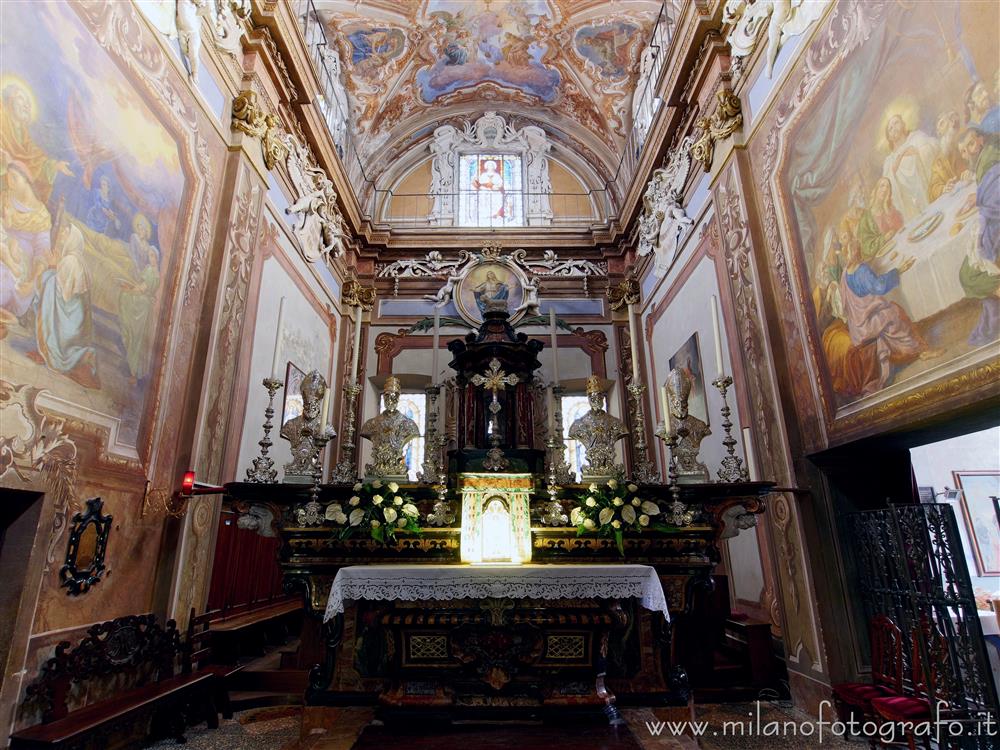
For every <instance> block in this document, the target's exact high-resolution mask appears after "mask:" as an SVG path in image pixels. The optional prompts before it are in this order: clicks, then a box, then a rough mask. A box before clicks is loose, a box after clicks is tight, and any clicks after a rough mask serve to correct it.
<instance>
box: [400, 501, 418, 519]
mask: <svg viewBox="0 0 1000 750" xmlns="http://www.w3.org/2000/svg"><path fill="white" fill-rule="evenodd" d="M403 515H404V516H409V517H410V518H416V517H417V516H419V515H420V511H419V510H417V506H416V505H414V504H413V503H407V504H406V505H404V506H403Z"/></svg>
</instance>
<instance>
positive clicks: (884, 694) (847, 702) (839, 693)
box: [833, 615, 903, 722]
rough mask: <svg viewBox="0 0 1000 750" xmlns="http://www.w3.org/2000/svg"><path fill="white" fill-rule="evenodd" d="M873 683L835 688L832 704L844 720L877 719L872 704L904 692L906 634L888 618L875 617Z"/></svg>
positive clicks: (871, 632)
mask: <svg viewBox="0 0 1000 750" xmlns="http://www.w3.org/2000/svg"><path fill="white" fill-rule="evenodd" d="M869 628H870V637H871V645H872V681H871V682H870V683H868V682H842V683H839V684H837V685H834V686H833V703H834V705H835V706H836V707H837V713H838V714H839V715H840V718H841V720H843V721H847V720H848V719H851V718H853V719H854V720H855V721H858V722H865V721H869V720H875V718H876V716H875V712H874V710H873V708H872V701H873V700H875V699H877V698H889V697H894V696H900V695H902V693H903V634H902V633H901V632H900V630H899V628H898V627H896V623H894V622H893V621H892V620H890V619H889V618H888V617H886V616H885V615H876V616H875V617H873V618H872V621H871V624H870V625H869Z"/></svg>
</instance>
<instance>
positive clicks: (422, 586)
mask: <svg viewBox="0 0 1000 750" xmlns="http://www.w3.org/2000/svg"><path fill="white" fill-rule="evenodd" d="M632 597H634V598H636V599H639V600H640V602H641V603H642V606H643V607H645V608H646V609H648V610H650V611H653V612H662V613H663V616H664V617H665V618H667V619H668V620H669V619H670V615H669V613H668V612H667V600H666V597H665V596H664V595H663V586H662V585H661V584H660V577H659V576H658V575H657V574H656V570H655V569H653V568H651V567H650V566H648V565H352V566H350V567H347V568H341V569H340V570H339V571H337V577H336V578H334V580H333V586H332V587H331V589H330V599H329V600H328V601H327V604H326V614H325V615H324V616H323V620H324V622H325V621H326V620H329V619H331V618H332V617H334V616H335V615H339V614H341V613H343V611H344V602H345V601H351V600H353V601H357V600H358V599H370V600H371V599H379V600H389V601H393V600H395V601H408V602H413V601H423V600H427V599H436V600H442V599H487V598H511V599H576V598H580V599H626V598H632Z"/></svg>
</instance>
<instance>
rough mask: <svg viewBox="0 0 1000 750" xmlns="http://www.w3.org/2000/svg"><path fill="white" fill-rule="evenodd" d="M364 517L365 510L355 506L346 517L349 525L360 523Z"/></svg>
mask: <svg viewBox="0 0 1000 750" xmlns="http://www.w3.org/2000/svg"><path fill="white" fill-rule="evenodd" d="M364 517H365V512H364V511H363V510H362V509H361V508H355V509H354V510H352V511H351V515H350V516H349V517H348V519H349V520H350V522H351V526H357V525H358V524H359V523H361V519H363V518H364Z"/></svg>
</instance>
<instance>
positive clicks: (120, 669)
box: [10, 614, 218, 750]
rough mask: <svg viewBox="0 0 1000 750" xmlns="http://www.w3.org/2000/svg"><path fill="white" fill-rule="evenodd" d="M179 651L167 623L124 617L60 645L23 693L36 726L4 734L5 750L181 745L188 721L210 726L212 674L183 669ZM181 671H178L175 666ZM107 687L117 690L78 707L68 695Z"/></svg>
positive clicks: (214, 723) (213, 721) (214, 718)
mask: <svg viewBox="0 0 1000 750" xmlns="http://www.w3.org/2000/svg"><path fill="white" fill-rule="evenodd" d="M183 661H184V659H183V645H182V643H181V640H180V636H179V634H178V632H177V627H176V624H175V623H174V621H173V620H170V621H168V622H167V624H166V626H161V625H160V624H159V623H157V621H156V616H155V615H152V614H145V615H128V616H126V617H119V618H116V619H114V620H109V621H108V622H102V623H99V624H97V625H94V626H92V627H91V628H90V629H89V630H88V631H87V635H86V636H85V637H84V638H83V639H82V640H80V642H79V643H77V644H76V645H75V646H74V645H73V644H71V643H70V642H69V641H63V642H61V643H60V644H59V645H58V646H56V650H55V654H54V655H53V656H52V658H50V659H49V660H48V661H47V662H46V663H45V665H44V666H43V667H42V670H41V673H40V674H39V676H38V678H37V679H36V680H35V682H34V683H32V684H31V685H30V686H29V687H28V690H27V696H26V698H25V705H24V707H23V708H24V709H25V710H27V711H28V712H30V711H33V710H34V711H40V712H41V716H42V722H41V723H40V724H36V725H35V726H31V727H28V728H26V729H22V730H20V731H18V732H15V733H14V734H13V735H11V738H10V742H11V744H10V747H11V750H35V749H36V748H70V747H72V748H81V747H101V748H104V747H108V746H109V745H110V744H112V743H111V741H112V740H114V744H115V745H118V744H120V740H122V739H123V738H124V739H125V740H127V742H126V744H132V742H134V741H144V740H146V739H147V738H148V737H149V736H150V735H153V736H159V735H165V736H173V737H174V738H175V739H176V740H177V741H178V742H184V732H185V729H186V726H187V724H188V723H189V722H192V723H193V720H197V721H205V722H207V724H208V726H209V728H213V729H214V728H216V727H218V713H217V710H216V682H217V679H218V678H217V677H216V675H215V674H214V673H213V672H211V671H208V670H197V671H196V670H189V671H185V670H184V668H183V666H182V662H183ZM179 666H181V668H180V669H178V667H179ZM109 683H115V684H119V685H127V686H128V687H126V689H124V690H117V691H114V692H110V693H109V694H108V695H107V696H106V697H104V698H101V699H99V700H97V701H94V702H91V703H89V704H87V705H84V706H71V705H70V702H69V698H70V695H71V694H79V695H86V694H87V693H88V692H89V691H90V689H95V690H97V689H100V687H101V686H102V684H103V685H105V686H106V685H108V684H109Z"/></svg>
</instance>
